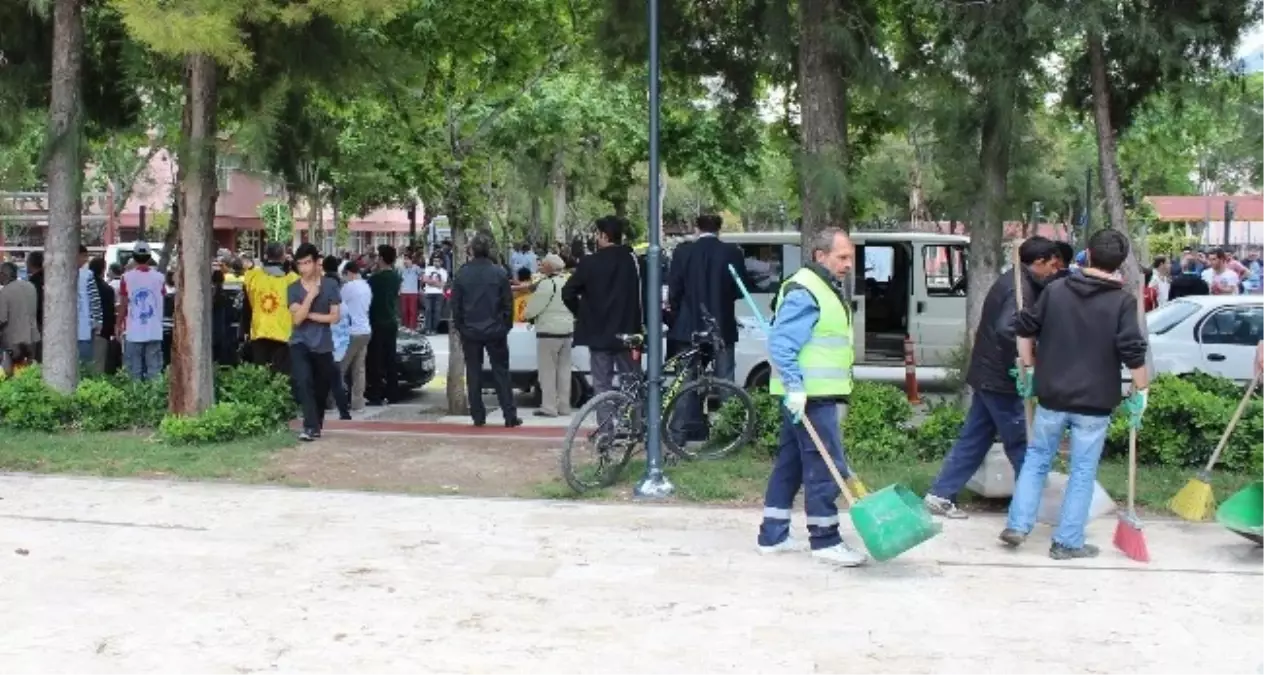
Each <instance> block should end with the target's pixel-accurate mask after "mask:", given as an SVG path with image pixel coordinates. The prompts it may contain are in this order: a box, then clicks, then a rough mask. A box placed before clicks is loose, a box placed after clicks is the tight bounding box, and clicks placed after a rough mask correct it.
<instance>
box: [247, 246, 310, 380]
mask: <svg viewBox="0 0 1264 675" xmlns="http://www.w3.org/2000/svg"><path fill="white" fill-rule="evenodd" d="M264 261H265V262H264V263H263V266H262V267H252V268H250V270H249V271H247V272H246V276H245V288H246V302H247V303H249V305H250V360H251V362H252V363H255V364H257V365H261V366H267V367H268V368H270V369H271V370H272V372H274V373H283V374H285V375H289V374H290V333H291V332H292V331H293V330H294V321H293V320H292V318H291V317H290V306H289V303H288V302H286V298H287V297H288V293H289V287H290V284H292V283H294V282H295V281H298V275H297V274H295V273H294V272H293V271H291V270H287V269H286V268H285V247H284V246H282V245H281V244H279V243H276V242H273V243H271V244H268V247H267V249H265V250H264Z"/></svg>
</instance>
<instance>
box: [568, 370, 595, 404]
mask: <svg viewBox="0 0 1264 675" xmlns="http://www.w3.org/2000/svg"><path fill="white" fill-rule="evenodd" d="M592 395H593V392H592V387H589V386H588V378H586V377H584V375H583V373H571V410H579V409H580V408H581V407H583V405H584V404H585V403H587V402H588V399H590V398H592Z"/></svg>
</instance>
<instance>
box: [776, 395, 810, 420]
mask: <svg viewBox="0 0 1264 675" xmlns="http://www.w3.org/2000/svg"><path fill="white" fill-rule="evenodd" d="M782 404H783V405H785V406H786V410H788V411H790V417H791V419H793V420H794V421H795V422H798V421H799V420H802V419H803V413H804V412H805V411H806V410H807V408H808V395H807V394H806V393H804V392H801V391H792V392H790V393H788V394H786V396H785V398H784V399H782Z"/></svg>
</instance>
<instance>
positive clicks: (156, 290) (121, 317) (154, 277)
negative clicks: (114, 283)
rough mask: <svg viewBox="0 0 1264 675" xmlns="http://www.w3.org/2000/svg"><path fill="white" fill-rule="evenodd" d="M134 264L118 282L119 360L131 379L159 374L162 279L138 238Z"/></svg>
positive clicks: (133, 249)
mask: <svg viewBox="0 0 1264 675" xmlns="http://www.w3.org/2000/svg"><path fill="white" fill-rule="evenodd" d="M132 259H133V260H135V261H136V267H135V268H133V269H130V270H128V271H127V272H124V273H123V280H122V282H121V283H120V284H119V294H118V297H119V300H118V308H119V309H118V319H117V321H118V330H117V331H116V332H115V335H121V336H123V363H124V364H126V366H127V372H128V373H129V374H130V375H131V376H132V379H135V380H152V379H154V378H156V377H158V376H159V375H160V374H162V368H163V362H162V320H163V310H164V306H163V292H164V286H165V285H166V279H165V277H164V276H163V274H162V272H159V271H158V270H157V269H156V268H153V267H150V265H151V264H153V259H152V254H151V253H150V249H149V244H147V243H146V242H143V241H138V242H136V244H135V245H134V246H133V248H132Z"/></svg>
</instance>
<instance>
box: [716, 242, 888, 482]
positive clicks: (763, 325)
mask: <svg viewBox="0 0 1264 675" xmlns="http://www.w3.org/2000/svg"><path fill="white" fill-rule="evenodd" d="M729 274H731V275H733V282H734V283H735V284H737V288H738V290H740V291H741V292H742V297H743V298H745V299H746V305H747V306H748V307H750V309H751V312H752V313H754V315H755V319H756V320H757V321H759V328H760V330H762V331H763V332H764V336H765V337H767V335H768V333H769V331H770V330H771V329H770V328H769V326H768V320H767V319H765V318H764V313H763V312H761V311H759V305H756V304H755V299H754V298H752V297H751V294H750V291H748V290H746V284H745V282H743V281H742V275H740V274H738V273H737V269H736V268H735V267H733V265H731V264H730V265H729ZM776 376H777V374H776V373H773V374H772V377H776ZM839 421H840V422H841V421H842V420H839ZM844 466H845V468H846V469H847V471H848V473H849V474H851V475H850V476H848V477H847V478H846V479H845V480H844V482H845V483H846V484H847V488H848V489H850V490H851V492H852V496H854V497H855V498H856V499H858V500H859V499H864V498H865V497H868V496H869V488H867V487H865V484H864V483H862V482H861V481H860V476H857V475H856V471H855V470H854V469H852V468H851V465H850V464H846V465H844Z"/></svg>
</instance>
